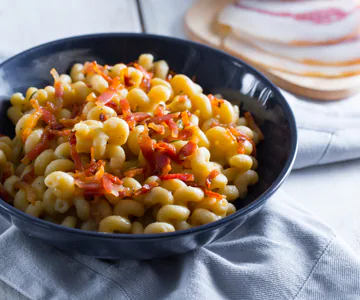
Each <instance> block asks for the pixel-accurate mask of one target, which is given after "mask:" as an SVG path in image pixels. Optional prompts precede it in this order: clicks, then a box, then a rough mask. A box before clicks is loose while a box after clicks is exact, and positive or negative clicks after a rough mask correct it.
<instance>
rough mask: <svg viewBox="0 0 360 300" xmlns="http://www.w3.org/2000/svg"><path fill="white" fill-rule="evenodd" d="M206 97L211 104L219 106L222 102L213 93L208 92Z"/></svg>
mask: <svg viewBox="0 0 360 300" xmlns="http://www.w3.org/2000/svg"><path fill="white" fill-rule="evenodd" d="M208 98H209V100H210V103H211V106H216V107H219V108H220V107H221V105H222V104H223V103H224V100H223V99H218V98H216V97H215V96H214V95H212V94H209V95H208Z"/></svg>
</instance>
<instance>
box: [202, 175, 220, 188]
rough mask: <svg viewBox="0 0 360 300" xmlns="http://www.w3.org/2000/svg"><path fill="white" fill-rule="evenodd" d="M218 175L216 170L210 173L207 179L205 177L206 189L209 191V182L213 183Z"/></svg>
mask: <svg viewBox="0 0 360 300" xmlns="http://www.w3.org/2000/svg"><path fill="white" fill-rule="evenodd" d="M218 175H219V171H217V170H212V171H211V172H210V174H209V175H208V177H206V179H205V185H206V187H207V188H208V189H210V187H211V182H212V181H213V179H214V178H215V177H216V176H218Z"/></svg>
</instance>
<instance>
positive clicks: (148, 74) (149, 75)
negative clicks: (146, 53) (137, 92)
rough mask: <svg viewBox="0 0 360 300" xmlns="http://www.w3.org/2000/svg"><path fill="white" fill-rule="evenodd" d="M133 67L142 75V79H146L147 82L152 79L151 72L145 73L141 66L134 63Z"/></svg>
mask: <svg viewBox="0 0 360 300" xmlns="http://www.w3.org/2000/svg"><path fill="white" fill-rule="evenodd" d="M134 67H135V68H136V69H138V70H139V71H141V72H142V73H143V75H144V78H146V79H148V80H150V79H151V78H153V76H154V74H153V73H151V72H148V71H146V70H145V69H144V68H143V67H142V66H141V65H139V64H137V63H134Z"/></svg>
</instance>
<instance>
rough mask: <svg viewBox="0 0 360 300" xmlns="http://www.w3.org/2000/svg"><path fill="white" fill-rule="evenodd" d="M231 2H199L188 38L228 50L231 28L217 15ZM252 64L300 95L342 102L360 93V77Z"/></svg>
mask: <svg viewBox="0 0 360 300" xmlns="http://www.w3.org/2000/svg"><path fill="white" fill-rule="evenodd" d="M229 2H232V1H231V0H198V1H197V2H195V4H194V5H193V6H192V7H191V8H190V9H189V10H188V12H187V14H186V16H185V30H186V33H187V35H188V36H189V37H190V38H191V39H192V40H194V41H197V42H200V43H204V44H207V45H209V46H212V47H215V48H218V49H221V50H224V51H226V47H224V43H223V41H224V39H225V37H226V36H227V35H228V34H229V33H230V28H225V27H223V26H220V25H219V24H218V23H217V16H218V14H219V12H220V11H221V10H222V8H223V7H224V6H225V5H227V4H228V3H229ZM230 54H232V55H234V56H237V57H239V58H240V59H242V60H244V61H247V58H246V57H245V56H243V55H241V53H236V51H231V52H230ZM248 62H249V61H248ZM249 63H250V62H249ZM251 64H252V65H253V66H254V67H256V68H257V69H259V70H260V71H261V72H263V73H264V74H265V75H266V76H267V77H268V78H269V79H270V80H271V81H272V82H274V83H275V84H276V85H277V86H279V87H280V88H283V89H285V90H287V91H289V92H291V93H294V94H297V95H299V96H303V97H307V98H312V99H316V100H325V101H326V100H339V99H342V98H345V97H348V96H351V95H353V94H355V93H357V92H360V75H357V76H351V77H345V78H335V79H328V78H316V77H305V76H298V75H293V74H288V73H285V72H281V71H277V70H272V69H265V68H263V67H261V66H259V65H256V64H254V63H251Z"/></svg>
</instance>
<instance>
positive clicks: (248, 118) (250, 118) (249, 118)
mask: <svg viewBox="0 0 360 300" xmlns="http://www.w3.org/2000/svg"><path fill="white" fill-rule="evenodd" d="M244 117H245V119H246V121H247V123H248V125H249V127H250V128H251V129H252V130H254V131H255V132H256V133H257V134H258V136H259V139H260V140H263V139H264V135H263V133H262V132H261V129H260V128H259V126H258V125H257V124H256V122H255V120H254V118H253V116H252V114H251V113H250V112H248V111H247V112H245V113H244Z"/></svg>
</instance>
